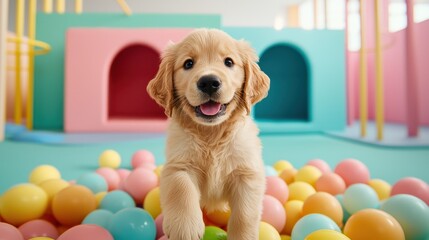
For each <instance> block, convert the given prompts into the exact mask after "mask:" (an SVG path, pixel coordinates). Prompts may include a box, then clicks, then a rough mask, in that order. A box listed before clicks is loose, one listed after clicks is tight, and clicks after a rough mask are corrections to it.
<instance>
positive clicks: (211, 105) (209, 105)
mask: <svg viewBox="0 0 429 240" xmlns="http://www.w3.org/2000/svg"><path fill="white" fill-rule="evenodd" d="M225 110H226V104H221V103H218V102H215V101H212V100H210V101H208V102H206V103H203V104H201V105H199V106H197V107H195V113H196V114H197V116H198V117H203V118H207V119H212V118H216V117H219V116H222V115H224V114H225Z"/></svg>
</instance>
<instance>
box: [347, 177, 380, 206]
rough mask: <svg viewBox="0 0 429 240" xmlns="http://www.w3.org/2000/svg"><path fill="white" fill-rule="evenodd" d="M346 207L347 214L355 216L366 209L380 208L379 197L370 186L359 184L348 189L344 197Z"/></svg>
mask: <svg viewBox="0 0 429 240" xmlns="http://www.w3.org/2000/svg"><path fill="white" fill-rule="evenodd" d="M343 201H344V207H345V208H346V210H347V212H349V213H350V214H354V213H356V212H358V211H360V210H362V209H366V208H378V207H379V204H380V202H379V200H378V195H377V193H376V192H375V190H374V189H372V188H371V187H370V186H369V185H366V184H363V183H358V184H353V185H351V186H350V187H348V188H347V189H346V191H345V192H344V195H343Z"/></svg>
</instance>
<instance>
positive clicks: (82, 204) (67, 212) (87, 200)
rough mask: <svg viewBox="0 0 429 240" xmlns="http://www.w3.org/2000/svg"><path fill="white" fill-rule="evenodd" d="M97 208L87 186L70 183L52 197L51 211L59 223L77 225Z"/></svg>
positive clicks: (95, 201)
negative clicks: (70, 184)
mask: <svg viewBox="0 0 429 240" xmlns="http://www.w3.org/2000/svg"><path fill="white" fill-rule="evenodd" d="M96 208H97V200H96V198H95V196H94V194H93V193H92V192H91V190H89V189H88V188H87V187H84V186H81V185H72V186H69V187H66V188H64V189H63V190H61V191H59V192H58V193H57V194H56V195H55V196H54V198H53V199H52V213H53V215H54V217H55V218H56V219H57V220H58V222H59V223H61V224H63V225H66V226H74V225H78V224H80V223H81V222H82V220H83V219H84V218H85V217H86V215H88V214H89V213H90V212H92V211H94V210H95V209H96Z"/></svg>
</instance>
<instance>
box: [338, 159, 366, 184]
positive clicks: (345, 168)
mask: <svg viewBox="0 0 429 240" xmlns="http://www.w3.org/2000/svg"><path fill="white" fill-rule="evenodd" d="M334 172H335V173H336V174H338V175H340V177H341V178H343V180H344V182H345V183H346V186H347V187H348V186H350V185H353V184H356V183H363V184H368V182H369V179H370V178H369V171H368V168H367V167H366V166H365V164H363V163H362V162H361V161H359V160H356V159H351V158H349V159H345V160H343V161H341V162H340V163H339V164H338V165H337V166H336V167H335V170H334Z"/></svg>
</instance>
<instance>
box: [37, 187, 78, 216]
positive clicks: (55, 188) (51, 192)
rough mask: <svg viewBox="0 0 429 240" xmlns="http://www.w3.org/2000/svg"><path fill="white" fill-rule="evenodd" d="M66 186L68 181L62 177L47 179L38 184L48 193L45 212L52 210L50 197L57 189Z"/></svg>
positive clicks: (51, 197) (52, 196)
mask: <svg viewBox="0 0 429 240" xmlns="http://www.w3.org/2000/svg"><path fill="white" fill-rule="evenodd" d="M68 186H70V183H69V182H67V181H65V180H63V179H49V180H46V181H43V182H41V183H40V184H39V187H41V188H42V189H43V190H45V192H46V194H47V195H48V209H47V213H51V212H52V210H51V205H52V199H53V198H54V196H55V194H57V193H58V192H59V191H61V190H63V189H64V188H66V187H68Z"/></svg>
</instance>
